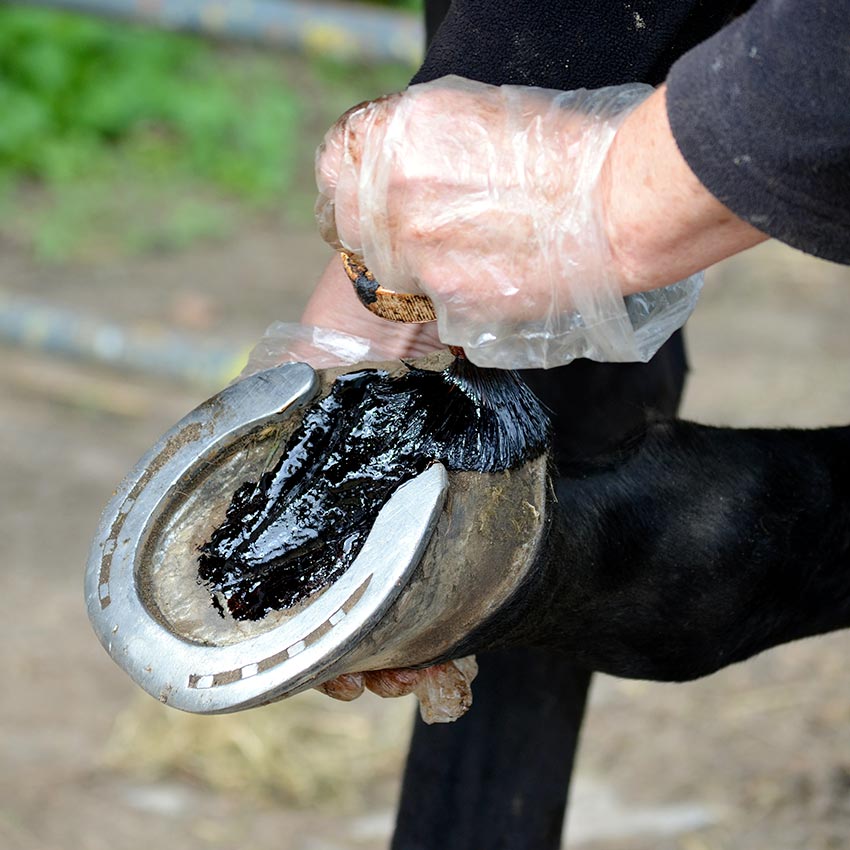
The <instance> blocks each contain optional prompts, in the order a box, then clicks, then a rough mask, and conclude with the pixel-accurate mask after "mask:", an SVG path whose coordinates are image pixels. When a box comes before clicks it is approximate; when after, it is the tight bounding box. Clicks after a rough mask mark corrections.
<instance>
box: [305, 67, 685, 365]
mask: <svg viewBox="0 0 850 850" xmlns="http://www.w3.org/2000/svg"><path fill="white" fill-rule="evenodd" d="M651 92H652V88H651V87H650V86H645V85H639V84H633V85H632V84H630V85H624V86H613V87H610V88H604V89H597V90H594V91H588V90H583V89H582V90H578V91H572V92H559V91H550V90H547V89H538V88H528V87H523V86H489V85H485V84H483V83H477V82H473V81H470V80H466V79H463V78H460V77H444V78H442V79H439V80H436V81H434V82H431V83H424V84H421V85H415V86H411V87H410V88H409V89H408V90H407V91H405V92H403V93H400V94H396V95H390V96H389V97H385V98H382V99H380V100H376V101H373V102H370V103H366V104H362V105H360V106H358V107H355V108H354V109H352V110H350V111H349V112H348V113H346V114H345V115H344V116H342V118H340V120H339V121H338V122H337V123H336V125H335V126H334V127H332V128H331V130H329V131H328V133H327V135H326V137H325V140H324V143H323V145H322V146H321V147H320V148H319V151H318V153H317V162H316V179H317V184H318V188H319V193H320V194H319V200H318V202H317V205H316V215H317V219H318V222H319V227H320V230H321V232H322V235H323V237H324V238H325V240H326V241H328V242H329V243H330V244H332V245H334V246H335V247H337V248H344V249H345V250H348V251H350V252H352V253H354V254H355V255H357V256H359V257H360V258H362V259H363V261H364V262H365V264H366V266H367V267H368V268H369V269H370V270H371V271H372V273H373V274H374V275H375V278H376V279H377V280H378V281H379V282H380V283H381V284H382V285H383V286H384V287H386V288H388V289H394V290H396V291H400V292H416V291H420V292H424V293H425V294H426V295H428V296H430V298H431V299H432V301H433V302H434V306H435V309H436V313H437V321H438V329H439V335H440V339H441V340H442V342H444V343H446V344H448V345H458V346H462V347H463V348H464V350H465V352H466V354H467V357H469V359H470V360H472V362H474V363H476V364H478V365H480V366H493V367H499V368H537V367H542V368H548V367H552V366H559V365H563V364H565V363H569V362H570V361H571V360H573V359H575V358H577V357H587V358H590V359H592V360H601V361H646V360H649V358H650V357H651V356H652V355H653V354H654V353H655V352H656V351H657V350H658V348H659V347H660V346H661V345H662V344H663V343H664V342H665V341H666V340H667V339H668V338H669V336H670V335H671V334H672V333H673V332H674V331H675V330H676V329H678V328H679V327H681V326H682V325H683V324H684V322H685V320H686V319H687V317H688V316H689V315H690V313H691V311H692V310H693V308H694V306H695V304H696V299H697V295H698V292H699V288H700V285H701V275H695V276H693V277H691V278H689V279H688V280H686V281H682V282H680V283H677V284H674V285H673V286H669V287H666V288H664V289H658V290H653V291H652V292H646V293H638V294H634V295H629V296H627V297H626V298H624V297H623V295H622V293H621V282H620V280H618V277H617V272H616V269H615V265H614V263H613V260H612V255H611V249H610V245H609V242H608V238H607V236H606V228H605V211H604V209H603V205H602V194H601V191H600V187H599V177H600V172H601V169H602V165H603V163H604V161H605V156H606V153H607V151H608V148H609V147H610V145H611V143H612V141H613V139H614V135H615V133H616V132H617V129H618V127H619V126H620V125H621V123H622V122H623V120H624V119H625V117H626V116H627V115H628V113H629V112H630V111H631V110H632V109H634V108H635V106H637V105H638V104H639V103H640V102H641V101H642V100H644V99H645V98H646V97H647V96H648V95H649V94H650V93H651Z"/></svg>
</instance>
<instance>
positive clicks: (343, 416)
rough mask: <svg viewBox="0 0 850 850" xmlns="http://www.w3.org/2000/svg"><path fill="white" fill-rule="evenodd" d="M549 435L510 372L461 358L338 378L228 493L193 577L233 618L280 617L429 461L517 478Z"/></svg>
mask: <svg viewBox="0 0 850 850" xmlns="http://www.w3.org/2000/svg"><path fill="white" fill-rule="evenodd" d="M549 435H550V425H549V418H548V416H547V414H546V412H545V410H544V409H543V407H542V406H541V404H540V402H539V401H538V400H537V398H536V397H535V396H534V394H533V393H532V392H531V390H529V389H528V387H527V386H526V385H525V384H524V383H523V381H522V379H521V378H520V377H519V376H518V375H517V374H516V373H514V372H506V371H501V370H496V369H479V368H477V367H476V366H474V365H472V364H471V363H469V362H468V361H467V360H465V359H464V358H457V359H455V361H454V362H453V363H452V364H451V365H450V366H449V367H448V368H447V369H445V370H444V371H442V372H436V371H426V370H423V369H417V368H409V369H408V371H406V372H404V373H402V374H400V375H391V374H389V373H388V372H384V371H380V370H376V369H364V370H362V371H357V372H349V373H347V374H344V375H342V376H340V377H339V378H337V380H336V381H335V382H334V384H333V386H332V387H331V391H330V393H329V394H328V395H327V396H325V398H323V399H322V400H321V401H320V402H319V403H317V404H316V405H315V406H313V407H312V408H311V409H310V410H309V411H308V412H307V414H306V415H305V417H304V420H303V422H302V423H301V425H300V426H299V428H298V429H297V430H296V431H295V433H294V434H293V435H292V437H291V438H290V440H289V442H288V444H287V445H286V447H285V448H284V450H283V452H282V454H281V458H280V460H279V461H278V462H277V464H276V465H275V467H274V468H273V469H271V470H270V471H269V472H267V473H265V474H264V475H263V476H262V477H261V478H260V479H259V480H258V481H255V482H246V483H245V484H243V485H242V486H241V487H239V489H238V490H237V491H236V492H235V493H234V495H233V498H232V499H231V502H230V505H229V507H228V509H227V514H226V517H225V519H224V522H222V524H221V525H220V526H219V527H218V528H216V529H215V530H214V531H213V533H212V535H211V536H210V539H209V540H208V541H207V542H206V543H204V544H203V545H202V546H201V547H200V555H199V558H198V575H199V578H200V580H201V581H202V582H204V583H205V584H206V585H207V587H208V588H209V590H210V593H211V594H212V599H213V604H214V605H215V606H216V607H217V608H218V609H219V611H220V612H221V613H222V614H223V613H224V605H226V606H227V608H228V610H229V611H230V613H231V614H232V615H233V617H235V618H236V619H240V620H256V619H259V618H260V617H262V616H264V615H265V614H266V613H267V612H268V611H270V610H280V609H282V608H288V607H290V606H292V605H294V604H296V603H297V602H299V601H300V600H302V599H304V598H306V597H307V596H309V595H310V594H312V593H314V592H315V591H317V590H319V589H320V588H322V587H324V586H325V585H327V584H329V583H330V582H332V581H333V580H334V579H335V578H336V577H338V576H339V575H340V574H341V573H342V572H344V571H345V570H346V569H347V568H348V567H349V566H350V564H351V563H352V562H353V561H354V559H355V558H356V557H357V555H358V554H359V552H360V549H361V548H362V546H363V543H364V542H365V540H366V537H367V535H368V534H369V531H370V530H371V528H372V524H373V522H374V519H375V517H376V515H377V514H378V512H379V511H380V509H381V508H382V507H383V505H384V504H385V503H386V502H387V500H388V499H389V498H390V496H391V495H392V493H393V492H394V491H395V490H396V489H397V488H398V487H399V486H400V485H401V484H403V483H404V482H405V481H408V480H410V479H411V478H413V477H414V476H415V475H417V474H418V473H420V472H422V471H423V470H424V469H426V468H427V467H428V466H429V465H430V464H431V463H433V462H435V461H440V462H441V463H442V464H443V465H444V466H445V467H446V468H447V469H448V470H464V471H477V472H485V473H486V472H501V471H504V470H507V469H515V468H517V467H519V466H521V465H522V464H524V463H526V462H528V461H530V460H533V459H534V458H536V457H538V456H540V455H541V454H542V453H543V452H544V451H545V449H546V447H547V445H548V442H549Z"/></svg>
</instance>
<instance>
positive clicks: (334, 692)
mask: <svg viewBox="0 0 850 850" xmlns="http://www.w3.org/2000/svg"><path fill="white" fill-rule="evenodd" d="M316 690H317V691H321V693H323V694H325V695H326V696H329V697H331V699H338V700H341V701H342V702H351V700H354V699H357V697H359V696H360V694H362V693H363V674H362V673H343V674H342V675H341V676H337V677H336V678H335V679H331V680H330V681H328V682H322V684H321V685H316Z"/></svg>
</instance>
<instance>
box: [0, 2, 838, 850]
mask: <svg viewBox="0 0 850 850" xmlns="http://www.w3.org/2000/svg"><path fill="white" fill-rule="evenodd" d="M42 5H43V6H44V7H45V8H41V6H42ZM60 5H61V6H66V7H72V8H76V10H77V11H74V12H72V11H68V10H67V9H65V10H62V9H57V8H48V7H50V6H54V7H58V6H60ZM417 5H418V3H417V0H405V2H396V3H390V4H388V5H386V6H383V7H374V6H368V7H367V6H364V5H360V4H355V3H354V2H351V3H348V4H346V5H344V6H343V5H341V6H331V5H330V4H325V3H319V2H317V3H312V4H310V5H309V6H308V7H307V12H306V13H305V14H301V13H300V12H299V10H298V8H297V7H292V6H291V5H290V4H288V3H285V2H279V3H276V2H275V0H267V1H266V2H247V0H244V2H240V3H232V4H226V3H212V2H202V0H197V2H188V1H187V0H182V2H181V0H173V2H172V0H161V2H156V3H147V4H143V3H133V2H123V0H114V1H113V2H109V0H100V2H97V0H89V2H85V0H80V2H65V3H53V4H51V3H44V4H34V3H29V4H15V3H8V4H7V3H0V354H2V368H0V506H2V510H0V540H2V541H3V543H2V546H0V552H2V553H3V558H2V561H0V576H2V595H0V598H2V600H3V602H2V608H3V612H4V613H3V618H2V624H0V665H2V670H3V685H2V695H0V847H2V848H3V849H4V850H54V849H55V850H100V848H110V850H140V848H144V847H150V846H174V847H180V848H184V850H202V848H240V849H241V850H266V848H275V850H349V849H350V850H355V848H357V849H358V850H377V848H383V847H386V845H387V841H388V837H389V834H390V829H391V823H392V809H393V805H394V801H395V797H396V794H397V789H398V779H399V774H400V768H401V764H402V760H403V754H404V748H405V740H406V735H407V731H408V729H409V725H410V721H411V719H412V717H413V713H414V710H415V706H414V704H413V702H412V701H411V700H410V699H403V700H399V701H395V702H391V701H379V700H378V699H377V698H374V697H372V696H370V695H367V696H365V697H363V698H362V699H361V700H359V701H358V702H356V703H353V704H348V705H343V704H339V703H334V702H332V701H330V700H327V699H325V698H321V697H318V696H315V695H313V694H309V695H303V696H299V697H297V698H295V699H293V700H291V701H288V702H285V703H280V704H277V705H274V706H270V707H268V708H264V709H260V710H255V711H250V712H245V713H242V714H238V715H232V716H226V717H216V718H203V717H193V716H188V715H183V714H180V713H178V712H175V711H173V710H171V709H168V708H166V707H164V706H161V705H160V704H159V703H157V702H155V701H153V700H151V699H150V698H149V697H147V696H145V695H143V694H141V693H140V692H137V689H136V688H135V686H134V685H132V684H131V682H130V681H129V680H128V679H127V678H126V677H125V676H124V674H123V673H121V672H120V671H119V670H118V668H117V667H115V666H114V665H113V664H112V662H111V661H110V660H109V659H108V658H107V657H106V655H105V653H104V652H103V650H102V649H101V648H100V646H99V644H98V643H97V641H96V639H95V638H94V636H93V634H92V632H91V631H90V629H89V626H88V622H87V620H86V616H85V611H84V606H83V596H82V575H83V568H84V565H85V561H86V557H87V551H88V546H89V541H90V537H91V535H92V533H93V531H94V529H95V526H96V523H97V519H98V516H99V513H100V511H101V509H102V508H103V506H104V505H105V503H106V501H107V499H108V497H109V495H110V494H111V492H112V490H113V488H114V487H115V485H116V484H117V483H118V481H119V480H120V479H121V478H122V477H123V475H124V473H125V472H126V471H127V470H128V469H129V468H130V467H131V466H132V464H133V463H134V462H135V461H136V459H137V458H138V457H139V456H140V455H141V454H142V453H143V452H144V451H145V450H146V449H147V448H148V447H149V446H150V445H151V444H152V443H153V442H154V441H155V439H156V438H157V437H158V436H159V435H160V433H161V432H163V431H164V430H165V429H167V428H168V427H169V426H170V425H171V424H173V422H175V421H176V420H177V419H178V418H180V417H181V416H182V415H183V414H184V413H185V412H187V411H188V410H189V409H191V408H192V407H194V406H195V405H196V404H197V403H199V402H200V401H201V400H202V399H204V398H205V397H206V396H208V395H209V394H210V393H211V392H213V391H214V390H216V389H218V388H219V387H220V386H221V385H223V384H224V383H225V382H226V381H228V380H229V379H230V378H231V377H232V376H233V375H234V374H235V373H236V372H238V370H239V368H240V367H241V365H242V362H243V361H244V357H245V354H246V352H247V350H248V349H249V348H250V346H251V345H252V343H253V342H254V341H255V340H256V339H257V338H258V337H259V336H260V335H261V334H262V331H263V329H264V328H265V326H266V325H267V324H268V323H269V322H270V321H272V320H273V319H283V320H295V319H297V317H298V316H299V314H300V311H301V309H302V307H303V305H304V303H305V301H306V299H307V297H308V295H309V293H310V290H311V287H312V285H313V283H314V281H315V280H316V278H317V275H318V273H319V271H320V269H321V267H322V266H323V264H324V263H325V262H326V260H327V257H328V251H327V249H326V248H325V247H324V246H323V245H322V244H321V243H320V240H319V239H318V237H317V236H316V234H315V231H314V227H313V224H312V203H313V191H314V190H313V177H312V156H313V150H314V149H315V147H316V145H317V144H318V142H319V141H320V140H321V136H322V134H323V132H324V130H325V128H326V127H327V126H328V125H329V124H330V123H331V122H332V121H333V120H334V119H335V118H336V117H337V115H338V114H339V113H341V112H342V111H344V110H345V109H346V108H348V107H349V106H351V105H352V104H354V103H357V102H359V101H361V100H363V99H365V98H369V97H373V96H376V95H378V94H381V93H384V92H387V91H391V90H395V89H398V88H400V87H403V86H404V85H405V83H406V81H407V79H408V78H409V77H410V75H411V73H412V71H413V69H414V68H415V64H416V62H417V57H418V55H419V52H420V45H421V39H422V35H421V27H420V25H419V21H418V15H417ZM79 9H88V10H90V12H96V13H97V14H94V13H90V14H80V13H79ZM352 10H353V11H352ZM106 12H108V13H109V14H105V13H106ZM350 14H353V15H354V17H353V18H351V17H348V18H347V17H346V15H350ZM115 15H118V17H115ZM122 16H123V17H122ZM139 16H142V17H144V16H147V18H148V21H147V23H146V24H145V25H139V24H138V23H137V22H134V18H136V17H139ZM173 27H186V28H189V29H194V30H196V31H199V32H195V33H194V34H185V33H182V34H178V33H176V32H170V31H167V30H168V29H169V28H173ZM848 320H850V270H848V269H846V268H842V267H839V266H835V265H830V264H827V263H823V262H819V261H815V260H813V259H811V258H807V257H804V256H803V255H801V254H799V253H795V252H793V251H791V250H789V249H785V248H783V247H781V246H778V245H774V244H768V245H765V246H763V247H761V248H759V249H757V250H755V251H753V252H751V253H750V254H748V255H747V256H745V257H743V258H738V259H735V260H733V261H730V262H727V263H725V264H723V265H721V266H719V267H718V268H716V269H713V270H712V271H711V273H710V275H709V280H708V283H707V284H706V288H705V294H704V297H703V299H702V302H701V305H700V307H699V308H698V310H697V313H696V315H695V317H694V319H693V320H692V321H691V323H690V325H689V335H688V339H689V348H690V356H691V364H692V376H691V380H690V385H689V389H688V394H687V399H686V404H685V411H684V413H685V415H686V416H688V417H689V418H693V419H696V420H699V421H702V422H708V423H717V424H736V425H798V426H818V425H826V424H843V423H848V422H850V381H848V378H850V333H848V330H847V325H848ZM848 659H850V633H844V634H837V635H833V636H829V637H826V638H819V639H815V640H810V641H805V642H802V643H798V644H796V645H792V646H789V647H785V648H783V649H780V650H775V651H773V652H770V653H768V654H766V655H764V656H762V657H760V658H758V659H756V660H754V661H752V662H750V663H748V664H745V665H741V666H738V667H735V668H733V669H730V670H727V671H724V672H723V673H721V674H718V675H715V676H713V677H711V678H709V679H707V680H704V681H701V682H697V683H694V684H689V685H685V686H673V685H653V684H647V683H641V682H620V681H616V680H613V679H608V678H605V677H598V679H597V681H596V684H595V686H594V691H593V698H592V704H591V708H590V712H589V719H588V722H587V724H586V727H585V732H584V737H583V744H582V749H581V754H580V759H579V764H578V776H577V779H576V782H575V785H574V790H573V804H572V808H571V811H570V824H569V834H570V842H569V846H570V847H572V848H582V849H583V850H613V848H617V849H618V850H649V848H653V850H738V849H739V848H741V849H743V848H747V850H759V849H760V848H771V850H786V848H788V850H790V849H791V848H803V847H805V848H807V850H827V848H830V850H832V848H846V847H848V846H850V685H848V677H850V661H848ZM472 710H473V711H474V710H475V709H474V708H473V709H472ZM460 722H463V721H460Z"/></svg>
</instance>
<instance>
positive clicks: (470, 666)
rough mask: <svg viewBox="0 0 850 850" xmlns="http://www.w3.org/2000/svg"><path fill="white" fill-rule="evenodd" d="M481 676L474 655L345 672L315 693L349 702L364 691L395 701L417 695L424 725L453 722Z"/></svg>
mask: <svg viewBox="0 0 850 850" xmlns="http://www.w3.org/2000/svg"><path fill="white" fill-rule="evenodd" d="M477 674H478V664H476V662H475V657H474V656H467V657H466V658H458V659H456V660H454V661H445V662H442V663H441V664H433V665H431V666H430V667H424V668H422V669H420V670H414V669H410V668H399V669H395V670H373V671H368V672H365V673H344V674H343V675H341V676H337V677H336V678H335V679H331V680H330V681H328V682H324V683H323V684H321V685H319V686H318V687H317V688H316V690H318V691H321V692H322V693H323V694H327V695H328V696H329V697H333V699H338V700H342V701H344V702H350V701H351V700H353V699H357V697H359V696H360V695H361V694H362V693H363V691H364V689H368V690H370V691H372V693H374V694H377V695H378V696H379V697H384V698H387V699H392V698H395V697H403V696H407V694H415V695H416V697H417V699H418V700H419V713H420V715H421V717H422V719H423V720H424V721H425V723H451V722H452V721H454V720H457V719H458V718H459V717H461V716H462V715H464V714H466V712H467V711H468V710H469V708H470V706H471V705H472V687H471V685H472V681H473V679H475V677H476V675H477Z"/></svg>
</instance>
